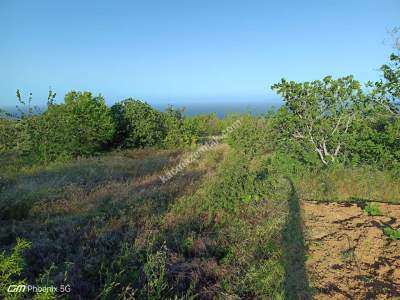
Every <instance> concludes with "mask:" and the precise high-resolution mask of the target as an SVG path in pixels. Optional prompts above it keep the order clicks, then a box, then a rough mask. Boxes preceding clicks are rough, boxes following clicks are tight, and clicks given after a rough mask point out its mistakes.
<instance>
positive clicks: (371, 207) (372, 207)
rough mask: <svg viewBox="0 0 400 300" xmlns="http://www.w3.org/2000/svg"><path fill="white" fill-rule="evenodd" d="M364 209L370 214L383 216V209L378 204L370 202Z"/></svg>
mask: <svg viewBox="0 0 400 300" xmlns="http://www.w3.org/2000/svg"><path fill="white" fill-rule="evenodd" d="M364 211H365V212H366V213H367V214H368V215H370V216H382V212H381V209H380V207H379V205H378V204H373V203H368V204H367V206H366V207H365V208H364Z"/></svg>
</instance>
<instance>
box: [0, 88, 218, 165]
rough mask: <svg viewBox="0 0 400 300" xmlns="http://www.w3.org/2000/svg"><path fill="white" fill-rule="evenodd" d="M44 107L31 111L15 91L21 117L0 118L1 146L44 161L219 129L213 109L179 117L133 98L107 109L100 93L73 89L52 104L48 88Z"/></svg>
mask: <svg viewBox="0 0 400 300" xmlns="http://www.w3.org/2000/svg"><path fill="white" fill-rule="evenodd" d="M49 95H50V96H49V97H50V98H49V100H50V101H49V102H48V105H47V109H46V110H45V111H44V112H43V113H34V112H33V109H31V107H30V101H31V97H30V98H29V102H28V104H27V103H25V102H24V100H23V99H22V97H21V96H20V93H19V91H17V97H18V100H19V102H20V104H22V105H23V107H22V108H20V112H21V114H20V116H19V117H18V118H12V117H11V116H10V115H7V114H5V115H3V116H2V117H1V118H0V151H2V152H11V151H13V152H16V153H17V154H18V156H19V157H22V158H27V160H28V161H31V162H34V161H38V162H49V161H54V160H60V159H61V160H67V159H71V158H75V157H79V156H90V155H94V154H97V153H99V152H101V151H104V150H107V149H110V148H145V147H157V148H182V147H189V146H192V145H194V144H196V143H197V142H199V141H200V140H201V139H202V138H203V137H205V136H208V135H217V134H220V132H221V128H222V126H221V125H220V124H221V120H220V119H218V118H217V116H216V115H215V114H209V115H203V116H195V117H191V118H189V117H184V116H183V113H182V110H179V109H174V108H173V107H168V108H167V109H166V110H165V111H164V112H160V111H158V110H156V109H154V108H153V107H151V106H150V105H149V104H147V103H146V102H142V101H139V100H135V99H132V98H129V99H126V100H124V101H121V102H118V103H116V104H114V105H113V106H112V107H111V108H110V107H108V106H107V105H106V103H105V100H104V98H103V97H102V96H101V95H99V96H93V95H92V94H91V93H90V92H76V91H72V92H69V93H67V94H66V95H65V98H64V103H61V104H56V103H54V97H55V94H52V92H50V93H49Z"/></svg>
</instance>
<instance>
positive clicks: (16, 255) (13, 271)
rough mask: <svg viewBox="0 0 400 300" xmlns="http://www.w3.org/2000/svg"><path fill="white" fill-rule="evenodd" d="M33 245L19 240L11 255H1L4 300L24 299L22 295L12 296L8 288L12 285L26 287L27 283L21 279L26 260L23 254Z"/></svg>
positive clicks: (0, 292) (1, 289)
mask: <svg viewBox="0 0 400 300" xmlns="http://www.w3.org/2000/svg"><path fill="white" fill-rule="evenodd" d="M30 246H31V244H30V243H29V242H28V241H26V240H23V239H17V243H16V245H15V247H14V249H13V250H12V253H11V254H10V255H7V254H6V253H5V252H3V253H0V296H2V297H4V299H22V298H23V294H22V293H15V294H10V293H8V291H7V290H8V287H9V286H10V285H25V284H26V281H25V280H24V279H20V276H21V273H22V270H23V269H24V265H25V262H24V259H23V256H22V253H23V251H24V250H26V249H28V248H30Z"/></svg>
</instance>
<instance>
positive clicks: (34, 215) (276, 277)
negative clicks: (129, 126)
mask: <svg viewBox="0 0 400 300" xmlns="http://www.w3.org/2000/svg"><path fill="white" fill-rule="evenodd" d="M185 155H186V153H185V152H184V151H178V150H175V151H171V150H156V149H147V150H125V151H115V152H112V153H109V154H106V155H102V156H100V157H94V158H87V159H78V160H75V161H72V162H69V163H61V162H59V163H52V164H49V165H46V166H38V165H36V166H25V167H24V168H22V169H20V170H17V169H16V168H15V166H16V165H17V164H16V163H15V162H14V163H13V162H12V160H11V158H8V159H7V160H5V162H8V164H7V163H5V164H3V169H2V171H3V172H2V174H3V175H2V178H1V180H2V185H1V195H0V246H1V249H2V250H6V252H5V253H11V249H12V247H13V246H14V245H15V241H16V240H17V238H22V239H24V240H26V241H28V242H30V243H31V245H30V247H28V249H26V250H25V251H24V252H23V255H22V257H23V258H24V261H25V264H24V267H23V268H22V271H21V274H19V275H18V276H14V277H13V279H14V280H17V279H19V280H25V281H26V282H29V283H32V284H33V283H35V284H37V285H40V284H42V285H43V284H44V283H46V284H47V285H55V286H61V285H70V287H71V291H70V292H69V293H66V292H64V293H58V297H61V298H65V299H196V298H199V299H215V298H219V299H266V298H271V299H298V297H301V298H302V299H307V298H309V297H311V296H310V295H311V294H312V289H311V288H310V283H309V282H308V279H307V278H308V276H307V274H306V270H305V261H306V259H307V253H306V252H307V249H306V246H305V242H304V241H305V238H304V233H303V221H302V214H301V209H300V202H301V199H313V200H324V201H338V200H341V201H355V200H357V201H365V200H378V201H379V200H381V201H386V202H398V201H399V195H400V192H399V190H398V189H399V186H400V184H399V180H398V179H395V178H394V177H390V176H389V175H388V173H384V172H379V171H375V172H374V173H369V172H368V171H366V170H362V169H354V170H351V172H349V170H346V171H343V170H340V169H336V170H330V171H326V172H327V173H325V174H321V173H316V174H311V175H310V176H297V177H296V176H294V177H293V178H291V177H290V176H287V175H285V172H284V171H282V170H281V171H280V170H278V169H276V168H275V167H274V165H273V164H271V162H270V159H269V158H270V154H266V155H264V156H261V157H256V158H247V157H244V156H242V155H239V154H238V153H237V152H235V151H233V150H231V149H230V148H229V147H228V146H227V145H224V144H222V145H219V146H217V147H215V148H213V149H212V150H210V151H209V152H206V153H204V154H203V155H202V156H201V157H200V159H199V160H198V161H196V162H194V163H193V164H191V165H190V166H189V167H187V168H186V169H185V170H183V171H182V172H180V173H178V174H177V175H176V176H174V177H173V178H172V179H171V180H169V181H167V182H166V183H162V181H161V180H160V178H159V176H160V175H163V174H165V171H166V170H168V169H169V168H170V167H173V166H176V165H177V164H179V162H180V161H181V159H182V158H184V157H185ZM344 172H345V173H344ZM6 257H7V256H6ZM4 261H5V260H4V257H3V263H4ZM2 280H3V281H4V278H3V279H2ZM2 293H3V294H2V295H3V296H7V295H8V294H6V293H5V292H4V291H3V292H2ZM31 296H32V295H31ZM42 296H43V297H44V298H45V299H52V298H54V295H52V294H43V295H42ZM46 297H47V298H46Z"/></svg>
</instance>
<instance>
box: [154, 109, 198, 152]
mask: <svg viewBox="0 0 400 300" xmlns="http://www.w3.org/2000/svg"><path fill="white" fill-rule="evenodd" d="M162 115H163V124H164V130H165V138H164V146H165V147H166V148H179V147H185V146H191V145H193V144H195V143H196V142H197V140H198V136H197V135H196V131H195V130H191V128H190V127H187V126H186V125H187V119H186V118H184V117H183V115H182V110H179V109H174V108H173V107H172V106H169V107H168V108H167V109H166V110H165V111H164V112H163V113H162Z"/></svg>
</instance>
